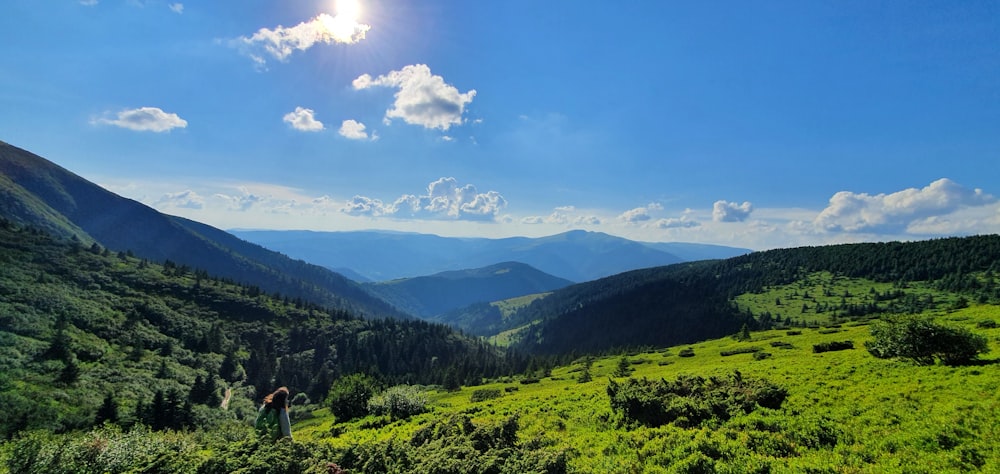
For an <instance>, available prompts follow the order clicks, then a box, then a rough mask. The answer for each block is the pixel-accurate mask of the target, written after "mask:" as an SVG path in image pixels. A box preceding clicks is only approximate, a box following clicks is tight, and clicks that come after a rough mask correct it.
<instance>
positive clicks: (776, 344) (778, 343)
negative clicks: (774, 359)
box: [771, 341, 795, 349]
mask: <svg viewBox="0 0 1000 474" xmlns="http://www.w3.org/2000/svg"><path fill="white" fill-rule="evenodd" d="M771 347H777V348H780V349H794V348H795V346H793V345H792V343H790V342H785V341H771Z"/></svg>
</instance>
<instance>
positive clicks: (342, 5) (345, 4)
mask: <svg viewBox="0 0 1000 474" xmlns="http://www.w3.org/2000/svg"><path fill="white" fill-rule="evenodd" d="M340 17H344V21H345V22H348V21H349V22H350V23H352V24H354V23H357V22H358V18H360V17H361V3H360V2H358V0H337V18H340Z"/></svg>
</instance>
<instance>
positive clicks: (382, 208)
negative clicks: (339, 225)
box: [340, 196, 393, 217]
mask: <svg viewBox="0 0 1000 474" xmlns="http://www.w3.org/2000/svg"><path fill="white" fill-rule="evenodd" d="M340 211H341V212H343V213H345V214H350V215H352V216H369V217H378V216H385V215H391V214H392V213H393V211H392V208H391V207H387V206H386V205H385V203H383V202H382V201H380V200H378V199H371V198H368V197H365V196H354V197H353V198H351V199H350V200H348V201H347V202H346V203H344V207H342V208H340Z"/></svg>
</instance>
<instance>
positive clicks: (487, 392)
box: [470, 388, 502, 403]
mask: <svg viewBox="0 0 1000 474" xmlns="http://www.w3.org/2000/svg"><path fill="white" fill-rule="evenodd" d="M500 395H502V394H501V392H500V389H499V388H481V389H478V390H475V391H473V392H472V397H471V398H470V400H471V401H472V403H475V402H483V401H486V400H492V399H494V398H500Z"/></svg>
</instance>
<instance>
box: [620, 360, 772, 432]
mask: <svg viewBox="0 0 1000 474" xmlns="http://www.w3.org/2000/svg"><path fill="white" fill-rule="evenodd" d="M607 392H608V398H610V400H611V409H612V410H614V411H615V412H618V413H621V414H623V415H624V416H625V418H626V419H627V420H630V421H636V422H639V423H641V424H644V425H647V426H662V425H665V424H667V423H674V424H675V425H677V426H681V427H690V426H698V425H700V424H702V423H703V422H706V421H711V420H721V421H725V420H728V419H729V418H731V417H732V416H733V415H735V414H738V413H750V412H751V411H753V410H754V409H756V408H757V407H765V408H780V407H781V404H782V403H784V401H785V398H786V397H787V396H788V391H787V390H785V389H784V388H782V387H779V386H777V385H775V384H772V383H771V382H769V381H767V380H764V379H744V378H743V376H742V375H741V374H740V373H739V372H738V371H736V372H733V374H732V375H731V376H730V377H729V378H719V377H709V378H708V379H705V378H703V377H699V376H689V375H682V376H680V377H678V378H677V379H676V380H674V381H667V380H664V379H660V380H658V381H657V380H648V379H641V380H640V379H631V378H630V379H628V380H626V381H624V382H622V383H620V384H619V383H617V382H615V381H613V380H611V381H610V382H609V384H608V389H607Z"/></svg>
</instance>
